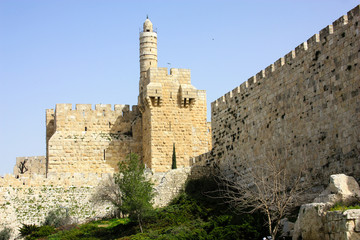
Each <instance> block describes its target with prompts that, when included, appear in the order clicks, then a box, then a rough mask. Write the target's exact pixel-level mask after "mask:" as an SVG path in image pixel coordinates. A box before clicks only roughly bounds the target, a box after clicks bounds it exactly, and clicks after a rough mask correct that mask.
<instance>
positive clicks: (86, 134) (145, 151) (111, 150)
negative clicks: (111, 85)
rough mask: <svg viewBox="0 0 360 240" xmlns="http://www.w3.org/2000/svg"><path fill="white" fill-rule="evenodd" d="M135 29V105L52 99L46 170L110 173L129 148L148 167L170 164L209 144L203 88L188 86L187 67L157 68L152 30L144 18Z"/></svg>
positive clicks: (184, 163) (162, 167) (165, 167)
mask: <svg viewBox="0 0 360 240" xmlns="http://www.w3.org/2000/svg"><path fill="white" fill-rule="evenodd" d="M143 27H144V28H143V32H141V33H140V83H139V97H138V99H139V105H138V106H133V107H132V110H131V111H130V109H129V106H128V105H115V106H114V109H113V110H112V109H111V105H109V104H97V105H95V110H93V109H92V107H91V104H77V105H76V108H75V109H72V104H57V105H56V109H55V111H54V110H53V109H48V110H46V124H47V127H46V143H47V148H46V149H47V166H46V169H47V173H59V172H67V173H68V172H70V173H112V172H114V171H116V169H117V164H118V162H119V161H120V160H122V159H125V157H126V155H128V154H129V153H130V152H133V153H137V154H138V155H139V156H140V157H141V159H142V161H143V162H144V163H145V164H146V166H147V167H148V168H151V169H152V170H153V171H158V172H164V171H167V170H170V168H171V156H172V151H173V144H175V146H176V155H177V165H178V166H189V161H190V159H191V158H192V157H194V156H198V155H200V154H202V153H205V152H207V151H208V150H209V149H210V147H211V143H210V141H211V136H210V130H209V128H210V125H209V124H208V123H207V121H206V92H205V91H203V90H201V91H200V90H197V89H196V88H195V87H194V86H193V85H191V79H190V70H188V69H170V74H168V69H167V68H158V67H157V33H156V32H154V31H153V25H152V23H151V22H150V20H149V19H147V20H146V21H145V23H144V26H143Z"/></svg>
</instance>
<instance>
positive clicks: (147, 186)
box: [115, 153, 154, 232]
mask: <svg viewBox="0 0 360 240" xmlns="http://www.w3.org/2000/svg"><path fill="white" fill-rule="evenodd" d="M144 170H145V167H144V164H143V163H141V162H140V161H139V158H138V156H137V155H136V154H134V153H130V154H129V155H128V156H127V157H126V159H125V161H123V162H120V163H119V173H117V174H115V183H116V184H117V185H118V186H119V190H120V198H121V202H122V204H121V205H120V206H119V210H120V211H122V212H123V213H124V214H129V218H130V219H131V220H133V221H137V222H138V223H139V227H140V231H141V232H143V229H142V222H143V219H144V217H145V216H146V215H147V214H148V213H149V212H150V211H151V210H153V208H152V204H151V200H152V199H153V197H154V192H153V184H152V183H151V182H150V180H147V179H146V177H145V172H144Z"/></svg>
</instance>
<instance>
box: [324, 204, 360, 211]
mask: <svg viewBox="0 0 360 240" xmlns="http://www.w3.org/2000/svg"><path fill="white" fill-rule="evenodd" d="M350 209H360V202H358V203H353V204H345V203H343V202H339V203H336V204H335V205H334V206H333V207H332V208H330V211H342V212H344V211H346V210H350Z"/></svg>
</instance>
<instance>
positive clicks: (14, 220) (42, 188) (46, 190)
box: [0, 173, 113, 235]
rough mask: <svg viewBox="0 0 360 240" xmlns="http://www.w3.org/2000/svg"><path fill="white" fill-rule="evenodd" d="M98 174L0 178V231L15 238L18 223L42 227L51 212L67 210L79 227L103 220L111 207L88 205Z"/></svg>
mask: <svg viewBox="0 0 360 240" xmlns="http://www.w3.org/2000/svg"><path fill="white" fill-rule="evenodd" d="M104 177H105V175H101V174H80V173H78V174H49V175H48V178H45V177H44V176H43V175H36V174H32V175H31V176H28V177H20V178H15V176H14V175H5V176H4V178H0V216H1V217H0V228H2V227H5V226H6V227H9V228H11V229H13V230H14V233H15V235H16V234H17V233H18V229H19V227H20V226H21V224H22V223H25V224H37V225H39V224H42V223H43V221H44V220H45V217H46V215H47V214H48V212H49V211H51V210H56V209H58V208H60V207H63V208H67V209H68V211H69V214H70V216H71V217H72V219H74V220H75V221H77V222H79V223H81V222H84V221H87V220H90V219H94V218H98V217H103V216H106V215H107V214H111V212H112V211H113V209H112V206H110V205H108V204H104V205H102V206H97V205H94V204H93V203H92V201H91V198H92V196H93V194H94V193H95V192H96V186H97V185H98V184H99V181H101V179H103V178H104Z"/></svg>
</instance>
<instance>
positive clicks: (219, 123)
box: [198, 6, 360, 183]
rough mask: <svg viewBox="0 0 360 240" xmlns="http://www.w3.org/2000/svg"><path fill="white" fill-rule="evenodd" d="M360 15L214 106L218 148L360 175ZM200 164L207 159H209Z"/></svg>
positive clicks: (236, 156) (234, 157)
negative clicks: (306, 163) (271, 154)
mask: <svg viewBox="0 0 360 240" xmlns="http://www.w3.org/2000/svg"><path fill="white" fill-rule="evenodd" d="M359 56H360V14H359V6H357V7H355V8H354V9H353V10H351V11H349V12H348V14H347V15H345V16H342V17H341V18H339V19H337V20H336V21H334V22H333V24H332V25H329V26H327V27H326V28H324V29H323V30H321V31H320V33H319V34H315V35H314V36H312V37H311V38H310V39H309V40H307V41H306V42H304V43H302V44H301V45H299V46H298V47H296V48H295V50H293V51H291V52H290V53H288V54H287V55H286V56H285V57H283V58H280V59H279V60H277V61H276V62H275V63H274V64H271V65H270V66H269V67H267V68H266V69H265V70H263V71H261V72H259V73H258V74H256V75H255V76H253V77H251V78H250V79H249V80H247V81H246V82H244V83H243V84H241V85H240V86H239V87H237V88H235V89H234V90H232V91H230V92H228V93H227V94H225V95H224V96H222V97H220V98H219V99H217V100H216V101H214V102H213V103H212V105H211V124H212V145H213V149H212V151H211V152H209V153H207V154H205V155H203V156H201V158H198V161H201V162H202V163H204V162H205V161H208V162H209V161H210V162H211V161H215V162H217V163H221V162H223V161H224V160H230V161H233V162H240V161H242V160H244V161H246V159H252V160H255V161H258V162H259V161H260V162H261V161H262V160H264V159H265V158H267V157H269V153H273V157H274V156H275V157H276V158H281V159H282V160H283V161H284V163H286V164H287V166H288V167H289V168H296V167H298V166H299V165H301V164H302V163H303V162H304V160H306V161H308V162H310V166H309V167H310V169H312V170H313V171H316V172H317V173H319V172H320V175H321V176H322V178H323V180H324V183H327V182H326V181H327V179H328V178H329V175H330V174H333V173H346V174H349V175H352V176H354V177H355V178H356V179H357V180H359V179H360V132H359V131H360V66H359V64H360V60H359ZM201 162H200V163H198V165H201V164H202V163H201Z"/></svg>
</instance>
